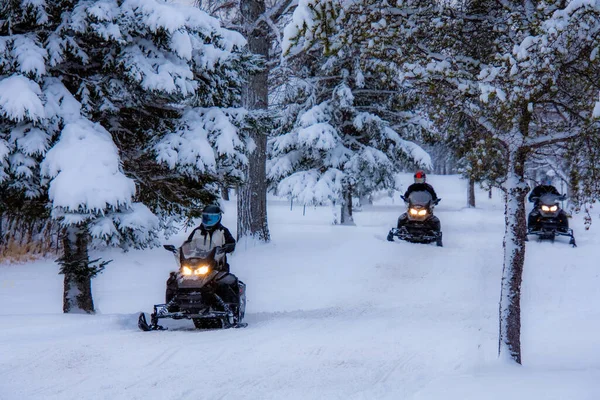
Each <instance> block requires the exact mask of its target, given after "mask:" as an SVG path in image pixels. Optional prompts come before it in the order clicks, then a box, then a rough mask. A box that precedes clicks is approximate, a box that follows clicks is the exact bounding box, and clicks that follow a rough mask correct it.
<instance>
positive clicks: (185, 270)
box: [181, 265, 192, 275]
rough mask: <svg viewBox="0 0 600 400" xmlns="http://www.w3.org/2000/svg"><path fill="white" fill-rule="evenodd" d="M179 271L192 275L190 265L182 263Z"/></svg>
mask: <svg viewBox="0 0 600 400" xmlns="http://www.w3.org/2000/svg"><path fill="white" fill-rule="evenodd" d="M181 273H182V274H183V275H192V269H191V268H190V267H188V266H187V265H184V266H183V267H182V268H181Z"/></svg>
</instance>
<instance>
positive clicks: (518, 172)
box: [498, 148, 529, 364]
mask: <svg viewBox="0 0 600 400" xmlns="http://www.w3.org/2000/svg"><path fill="white" fill-rule="evenodd" d="M509 153H510V154H509V171H508V176H507V182H506V190H507V192H506V205H505V214H504V215H505V232H504V268H503V271H502V287H501V292H500V315H499V319H500V335H499V343H498V354H499V356H502V357H510V358H511V359H512V360H514V361H515V362H517V363H519V364H521V282H522V277H523V266H524V263H525V238H526V234H527V220H526V215H525V196H526V195H527V192H528V191H529V186H528V185H527V183H526V182H525V178H524V164H525V158H526V151H525V150H524V149H523V148H516V149H511V150H510V152H509Z"/></svg>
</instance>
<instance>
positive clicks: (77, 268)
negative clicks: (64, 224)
mask: <svg viewBox="0 0 600 400" xmlns="http://www.w3.org/2000/svg"><path fill="white" fill-rule="evenodd" d="M63 235H64V236H63V257H62V259H61V264H62V265H63V268H62V272H63V273H64V275H65V280H64V292H63V312H65V313H70V312H85V313H93V312H94V301H93V299H92V276H91V275H90V274H89V273H87V270H88V269H89V258H88V241H89V234H88V231H87V229H86V227H85V226H82V227H81V226H80V227H78V226H70V227H68V228H66V229H65V232H64V233H63Z"/></svg>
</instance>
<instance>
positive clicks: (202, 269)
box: [194, 265, 208, 275]
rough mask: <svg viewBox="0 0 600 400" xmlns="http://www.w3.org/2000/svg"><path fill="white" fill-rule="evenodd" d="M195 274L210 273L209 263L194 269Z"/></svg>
mask: <svg viewBox="0 0 600 400" xmlns="http://www.w3.org/2000/svg"><path fill="white" fill-rule="evenodd" d="M194 274H196V275H206V274H208V265H203V266H201V267H200V268H198V269H196V270H195V271H194Z"/></svg>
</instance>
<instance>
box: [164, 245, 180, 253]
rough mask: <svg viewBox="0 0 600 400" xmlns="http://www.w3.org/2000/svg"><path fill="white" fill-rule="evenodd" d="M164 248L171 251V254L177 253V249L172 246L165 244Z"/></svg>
mask: <svg viewBox="0 0 600 400" xmlns="http://www.w3.org/2000/svg"><path fill="white" fill-rule="evenodd" d="M163 247H164V248H165V250H167V251H170V252H171V253H177V248H176V247H175V246H173V245H172V244H165V245H163Z"/></svg>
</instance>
